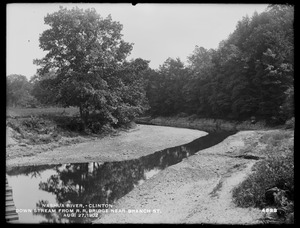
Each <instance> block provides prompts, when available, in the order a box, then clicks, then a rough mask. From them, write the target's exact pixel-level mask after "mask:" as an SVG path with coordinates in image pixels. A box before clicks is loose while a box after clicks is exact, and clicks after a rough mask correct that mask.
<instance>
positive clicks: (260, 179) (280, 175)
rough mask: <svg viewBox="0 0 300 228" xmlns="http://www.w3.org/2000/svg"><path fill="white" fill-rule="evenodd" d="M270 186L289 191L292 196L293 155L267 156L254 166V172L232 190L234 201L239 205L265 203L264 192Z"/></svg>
mask: <svg viewBox="0 0 300 228" xmlns="http://www.w3.org/2000/svg"><path fill="white" fill-rule="evenodd" d="M272 187H278V188H279V189H283V190H287V191H289V192H290V200H293V196H294V155H293V153H289V154H288V155H287V156H278V157H273V158H268V159H266V160H264V161H261V162H259V163H257V164H256V165H255V166H254V173H253V174H251V175H250V176H249V177H248V178H247V179H246V180H245V181H244V182H242V183H241V184H240V185H239V186H238V187H237V188H235V189H234V190H233V197H234V202H235V203H236V204H237V205H238V206H240V207H259V208H263V207H265V206H266V205H265V204H266V199H265V192H266V190H267V189H269V188H272Z"/></svg>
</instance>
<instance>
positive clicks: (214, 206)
mask: <svg viewBox="0 0 300 228" xmlns="http://www.w3.org/2000/svg"><path fill="white" fill-rule="evenodd" d="M281 131H282V130H269V131H264V130H262V131H241V132H238V133H237V134H235V135H232V136H229V137H228V138H227V139H225V140H224V141H223V142H221V143H219V144H217V145H215V146H213V147H210V148H207V149H204V150H201V151H199V152H198V153H196V154H195V155H194V156H190V157H188V158H186V159H184V160H183V161H182V162H180V163H178V164H176V165H173V166H170V167H168V168H166V169H164V170H162V171H161V172H160V173H159V175H156V176H153V177H152V178H150V179H149V180H148V181H147V182H145V183H144V184H143V185H141V186H139V187H137V188H135V189H134V190H133V191H131V192H130V193H129V194H127V195H126V196H124V197H122V198H121V199H120V200H119V201H117V203H116V204H115V205H114V209H117V210H121V211H122V210H123V211H125V212H124V213H108V214H103V216H102V217H101V218H100V219H98V220H96V221H95V223H174V224H180V223H184V224H185V223H187V224H193V223H197V224H202V223H204V224H261V223H263V221H264V220H263V217H264V216H265V214H264V213H262V211H261V210H260V209H259V208H254V207H246V208H242V207H237V206H236V204H234V203H233V197H232V192H233V190H234V189H235V188H236V187H237V186H238V185H239V184H241V183H242V182H243V181H244V180H245V179H247V177H248V176H249V175H251V174H252V173H253V170H252V168H253V166H254V165H255V164H256V163H257V162H258V160H257V158H258V159H264V158H265V156H266V154H265V149H266V147H268V144H266V143H268V142H267V141H265V140H264V138H266V136H268V135H278V134H280V133H281ZM288 134H292V132H290V131H288ZM291 140H292V138H291ZM250 155H252V156H250ZM157 209H159V212H160V213H156V212H155V213H154V212H153V211H157ZM130 210H131V211H132V210H134V211H137V212H136V213H132V212H131V213H129V211H130ZM139 210H141V211H143V210H144V211H145V210H146V211H150V212H149V213H138V211H139Z"/></svg>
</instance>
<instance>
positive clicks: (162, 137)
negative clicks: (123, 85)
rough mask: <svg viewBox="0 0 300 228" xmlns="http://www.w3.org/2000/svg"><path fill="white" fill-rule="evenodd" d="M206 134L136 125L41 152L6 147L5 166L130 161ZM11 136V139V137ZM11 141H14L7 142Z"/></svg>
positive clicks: (29, 147) (37, 147) (38, 148)
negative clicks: (107, 134) (104, 135)
mask: <svg viewBox="0 0 300 228" xmlns="http://www.w3.org/2000/svg"><path fill="white" fill-rule="evenodd" d="M206 134H207V133H206V132H204V131H198V130H191V129H179V128H178V129H176V128H172V127H159V126H149V125H136V126H135V127H134V128H132V129H129V130H126V131H125V130H124V131H119V133H118V134H116V135H111V136H107V137H104V138H96V137H94V138H93V140H88V139H87V141H84V142H80V143H77V144H70V145H66V146H60V147H58V148H54V149H49V150H45V151H43V150H41V148H42V147H43V146H42V145H26V144H25V146H20V145H18V144H16V145H11V146H10V147H8V148H7V159H6V165H7V167H11V166H24V165H42V164H62V163H83V162H95V161H99V162H107V161H122V160H129V159H134V158H139V157H141V156H144V155H148V154H150V153H154V152H155V151H158V150H162V149H165V148H169V147H173V146H178V145H181V144H185V143H188V142H190V141H192V140H194V139H196V138H199V137H201V136H204V135H206ZM8 137H11V136H10V135H9V134H8ZM9 140H11V139H7V141H9ZM47 147H48V148H49V147H50V145H47ZM20 148H21V149H22V150H21V149H20Z"/></svg>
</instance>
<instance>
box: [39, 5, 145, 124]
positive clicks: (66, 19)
mask: <svg viewBox="0 0 300 228" xmlns="http://www.w3.org/2000/svg"><path fill="white" fill-rule="evenodd" d="M44 20H45V24H47V25H49V26H50V28H49V29H48V30H46V31H44V32H43V33H42V35H41V36H40V39H39V41H40V47H41V48H42V49H43V50H44V51H48V53H47V54H46V56H45V57H44V58H42V59H40V60H35V63H36V64H37V65H39V66H40V68H39V69H38V77H37V79H36V80H37V81H40V84H39V85H40V86H41V87H42V88H46V89H47V91H50V92H49V93H50V94H51V96H52V98H51V102H54V103H57V104H61V105H63V106H65V107H67V106H76V107H78V108H79V111H80V117H81V119H82V122H83V124H84V127H87V126H88V124H89V119H90V114H91V113H94V114H97V115H98V118H97V119H98V122H99V124H100V125H103V124H105V123H111V124H117V123H118V121H119V119H118V118H119V117H120V114H124V115H126V114H125V113H124V112H123V111H124V109H122V110H121V109H120V107H121V106H122V107H125V106H126V110H127V111H128V109H130V110H135V111H133V112H134V113H136V112H138V110H140V109H139V108H140V107H136V105H139V104H140V103H138V104H135V103H130V102H126V101H124V97H122V93H121V91H124V90H125V89H126V88H128V86H129V85H127V84H126V83H125V81H124V80H125V79H124V80H123V79H122V77H121V75H120V72H122V71H123V67H124V63H125V61H126V57H127V56H128V55H129V54H130V52H131V50H132V46H133V45H132V44H130V43H127V42H125V41H123V39H122V34H121V30H122V25H121V24H120V23H119V22H115V21H113V20H112V18H111V16H110V15H109V16H108V17H107V18H105V19H103V18H102V17H101V16H100V15H98V14H97V13H96V11H95V9H87V10H85V11H84V10H82V9H79V8H77V7H76V8H73V9H71V10H67V9H65V8H62V7H60V9H59V11H58V12H55V13H52V14H48V15H47V16H46V17H45V19H44ZM127 77H130V76H127ZM132 77H133V78H135V76H134V75H132ZM133 81H135V80H134V79H132V82H133ZM133 84H134V83H133ZM126 86H127V87H126ZM141 96H142V95H141ZM132 116H134V115H131V117H132ZM121 119H123V120H124V118H123V117H122V118H121Z"/></svg>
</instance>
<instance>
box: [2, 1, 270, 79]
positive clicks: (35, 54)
mask: <svg viewBox="0 0 300 228" xmlns="http://www.w3.org/2000/svg"><path fill="white" fill-rule="evenodd" d="M59 6H63V7H66V8H68V9H72V8H73V7H76V6H78V7H79V8H82V9H87V8H95V9H96V11H97V12H98V13H99V14H100V15H101V17H103V18H106V17H107V16H108V15H109V14H111V17H112V20H113V21H119V22H120V23H121V24H122V25H123V30H122V34H123V39H124V41H126V42H129V43H134V45H133V50H132V52H131V55H130V56H129V57H128V60H130V59H135V58H142V59H145V60H150V63H149V66H150V67H151V68H152V69H157V68H158V67H159V65H162V64H163V63H164V61H165V60H166V59H167V58H169V57H171V58H180V59H181V60H182V61H183V62H184V63H186V58H187V56H189V55H191V54H192V53H193V51H194V49H195V46H196V45H198V46H202V47H204V48H206V49H209V48H213V49H216V48H217V47H218V45H219V43H220V42H221V41H222V40H224V39H227V38H228V36H229V35H230V33H232V32H233V31H234V30H235V28H236V25H237V22H238V21H239V20H241V19H242V18H243V17H244V16H246V15H248V16H249V17H251V16H252V15H253V13H254V12H255V11H256V12H257V13H261V12H263V11H264V10H266V8H267V6H268V5H266V4H137V5H135V6H133V5H131V4H129V3H126V4H125V3H123V4H120V3H119V4H102V3H98V4H95V3H93V4H78V3H76V4H60V3H39V4H33V3H31V4H28V3H26V4H16V3H14V4H7V8H6V10H7V14H6V15H7V20H6V23H7V26H6V28H7V31H6V75H10V74H22V75H25V76H26V77H27V78H28V79H29V78H30V77H31V76H33V75H34V74H35V73H36V70H37V68H38V66H36V65H34V64H33V59H41V58H43V57H44V56H45V54H46V53H47V52H44V51H43V50H42V49H40V48H39V36H40V35H41V34H42V33H43V31H45V30H47V29H49V28H50V27H49V26H48V25H45V24H44V17H45V16H46V15H47V14H48V13H50V14H51V13H53V12H55V11H58V10H59Z"/></svg>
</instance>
